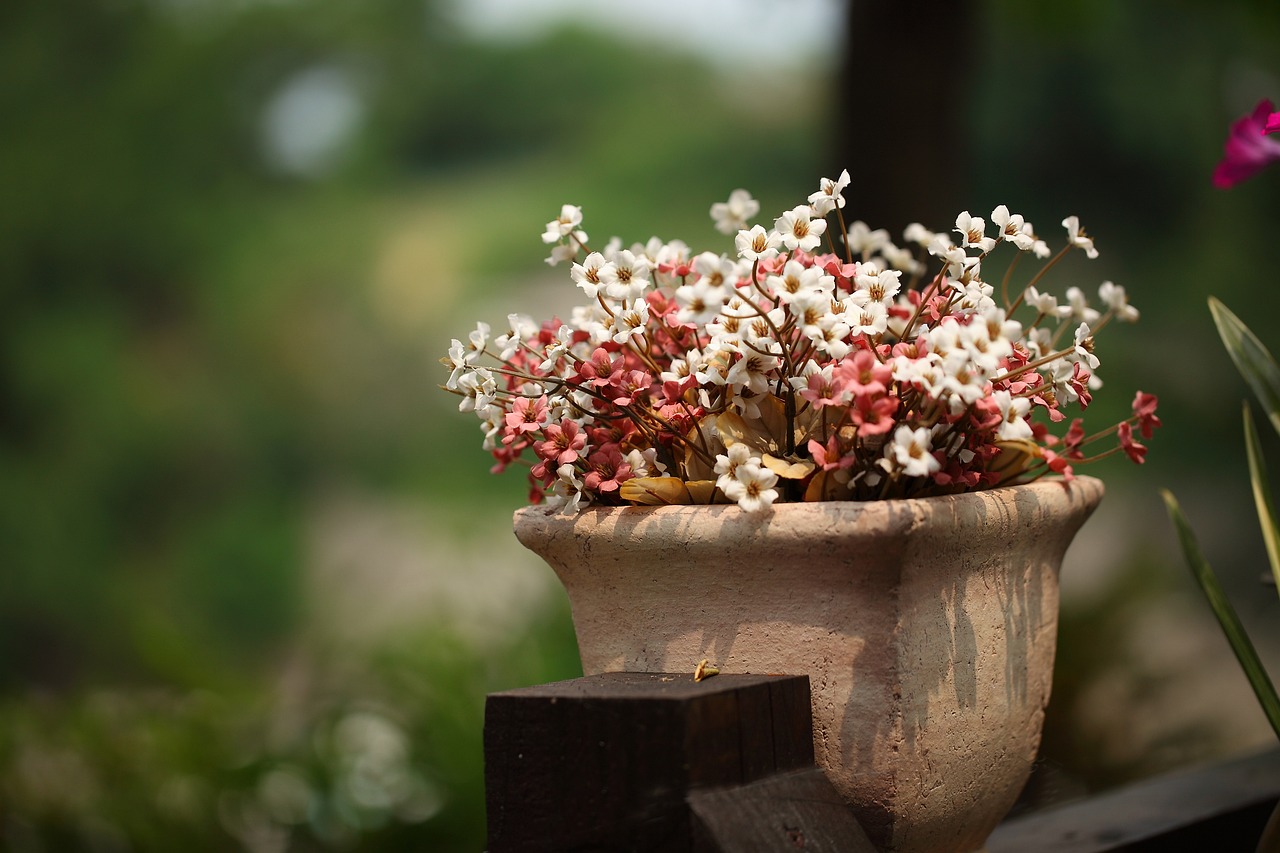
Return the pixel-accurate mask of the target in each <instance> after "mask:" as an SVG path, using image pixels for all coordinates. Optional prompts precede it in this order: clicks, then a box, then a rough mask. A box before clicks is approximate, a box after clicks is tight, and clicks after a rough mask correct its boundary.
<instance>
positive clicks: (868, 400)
mask: <svg viewBox="0 0 1280 853" xmlns="http://www.w3.org/2000/svg"><path fill="white" fill-rule="evenodd" d="M897 410H898V398H897V397H879V398H873V397H872V396H871V395H869V394H864V395H862V396H861V397H858V398H857V400H855V401H854V406H853V407H852V408H850V409H849V420H851V421H853V423H854V424H855V425H856V426H857V427H858V434H859V435H861V436H869V435H884V434H885V433H887V432H889V430H891V429H893V428H894V427H895V426H897V423H896V422H895V421H894V419H893V413H894V412H896V411H897Z"/></svg>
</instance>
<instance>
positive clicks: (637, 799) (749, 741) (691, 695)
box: [485, 673, 873, 853]
mask: <svg viewBox="0 0 1280 853" xmlns="http://www.w3.org/2000/svg"><path fill="white" fill-rule="evenodd" d="M809 701H810V699H809V679H808V677H807V676H768V675H719V676H716V677H714V678H710V679H706V680H704V681H702V682H694V681H693V678H692V676H690V675H687V674H684V675H667V674H655V673H606V674H604V675H598V676H592V677H589V678H579V679H574V680H572V681H562V682H557V683H554V684H544V685H540V686H537V687H529V688H524V689H520V690H511V691H507V692H503V693H494V694H491V695H490V696H489V697H488V701H487V703H486V706H485V782H486V802H487V806H488V828H489V850H490V851H492V853H502V851H541V850H573V849H591V850H662V851H728V850H741V849H746V848H743V847H741V846H737V845H738V842H737V841H736V840H735V839H740V838H742V833H743V832H747V833H748V835H749V837H751V838H752V839H754V841H753V846H751V847H750V849H759V850H771V849H780V850H782V849H795V841H794V840H795V838H797V837H803V838H806V839H810V840H811V841H812V842H813V843H816V844H817V845H818V846H813V843H811V844H809V845H808V846H806V847H805V849H807V850H823V849H830V850H853V851H856V850H859V849H860V848H859V847H858V846H856V844H857V843H858V837H859V836H861V829H860V828H859V827H858V826H857V823H856V821H854V819H853V818H852V816H851V815H850V813H849V812H848V810H847V809H846V808H845V807H844V806H843V803H841V801H840V799H839V796H838V795H837V794H836V793H835V791H834V789H833V788H831V785H830V782H828V781H827V779H826V776H825V775H824V774H823V773H822V771H820V770H817V769H816V768H814V766H813V733H812V720H811V717H810V706H809ZM753 783H754V784H753ZM770 804H772V805H770ZM774 813H776V814H774ZM771 814H773V817H770V815H771ZM824 833H826V834H827V835H833V834H834V837H839V838H840V839H841V844H840V846H835V847H830V846H828V847H824V846H822V844H821V843H819V842H820V839H821V838H822V837H824ZM770 834H772V835H773V836H774V837H775V839H776V840H777V842H778V845H780V846H776V847H775V846H773V845H772V844H765V842H764V839H765V837H767V836H768V835H770ZM846 838H852V839H853V843H852V844H847V843H844V839H846ZM862 840H865V836H862ZM761 844H765V846H760V845H761ZM862 849H866V850H872V849H873V848H871V847H870V846H869V845H868V846H866V847H865V848H862Z"/></svg>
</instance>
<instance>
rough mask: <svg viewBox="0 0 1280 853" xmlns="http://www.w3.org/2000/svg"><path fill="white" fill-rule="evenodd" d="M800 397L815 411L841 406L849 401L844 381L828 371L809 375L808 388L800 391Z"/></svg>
mask: <svg viewBox="0 0 1280 853" xmlns="http://www.w3.org/2000/svg"><path fill="white" fill-rule="evenodd" d="M800 396H801V397H804V398H805V399H806V400H808V401H809V403H810V404H812V405H813V407H814V408H815V409H823V408H825V407H827V406H843V405H844V404H845V403H847V402H849V399H850V397H849V394H848V392H847V391H846V390H845V387H844V380H842V379H841V378H840V377H838V376H834V375H831V371H829V370H828V371H823V370H819V371H817V372H816V373H811V374H810V375H809V384H808V387H806V388H801V389H800Z"/></svg>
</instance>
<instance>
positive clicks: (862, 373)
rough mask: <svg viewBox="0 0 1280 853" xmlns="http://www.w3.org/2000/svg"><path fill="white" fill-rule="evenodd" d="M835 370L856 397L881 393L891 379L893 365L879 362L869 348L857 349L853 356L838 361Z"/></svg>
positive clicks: (887, 386)
mask: <svg viewBox="0 0 1280 853" xmlns="http://www.w3.org/2000/svg"><path fill="white" fill-rule="evenodd" d="M836 371H837V374H838V376H839V377H840V378H841V379H843V380H844V381H845V382H846V383H848V388H849V390H850V391H851V392H853V394H854V395H855V396H857V397H863V396H866V395H868V394H870V395H873V396H874V395H878V394H883V393H885V391H886V390H888V388H889V383H891V382H892V381H893V367H892V366H890V365H888V364H881V363H880V361H879V360H878V359H877V358H876V356H875V353H873V352H871V350H865V349H863V350H858V352H857V353H855V354H854V356H853V358H846V359H845V360H844V361H842V362H840V364H839V365H837V367H836Z"/></svg>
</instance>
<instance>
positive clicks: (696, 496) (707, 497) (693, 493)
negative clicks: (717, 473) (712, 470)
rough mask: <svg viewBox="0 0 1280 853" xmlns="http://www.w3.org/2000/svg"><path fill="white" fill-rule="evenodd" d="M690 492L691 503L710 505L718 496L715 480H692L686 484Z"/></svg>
mask: <svg viewBox="0 0 1280 853" xmlns="http://www.w3.org/2000/svg"><path fill="white" fill-rule="evenodd" d="M684 485H685V488H687V489H688V490H689V497H690V498H691V499H692V500H691V501H690V503H695V504H709V503H711V500H712V499H713V498H714V497H715V494H716V481H715V480H690V481H689V482H687V483H685V484H684Z"/></svg>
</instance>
